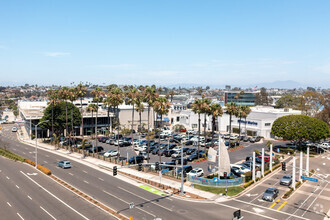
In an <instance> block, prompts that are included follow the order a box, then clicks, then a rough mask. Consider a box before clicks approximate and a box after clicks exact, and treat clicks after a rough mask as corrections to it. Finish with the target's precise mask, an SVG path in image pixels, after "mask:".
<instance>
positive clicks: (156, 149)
mask: <svg viewBox="0 0 330 220" xmlns="http://www.w3.org/2000/svg"><path fill="white" fill-rule="evenodd" d="M158 151H159V148H155V149H153V150H152V151H151V153H152V154H153V155H156V154H158Z"/></svg>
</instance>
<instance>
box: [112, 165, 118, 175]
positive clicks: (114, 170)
mask: <svg viewBox="0 0 330 220" xmlns="http://www.w3.org/2000/svg"><path fill="white" fill-rule="evenodd" d="M112 171H113V176H116V175H117V166H114V167H113V169H112Z"/></svg>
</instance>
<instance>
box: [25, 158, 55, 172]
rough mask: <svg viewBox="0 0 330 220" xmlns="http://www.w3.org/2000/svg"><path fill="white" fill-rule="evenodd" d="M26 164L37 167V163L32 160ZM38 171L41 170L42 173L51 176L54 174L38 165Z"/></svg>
mask: <svg viewBox="0 0 330 220" xmlns="http://www.w3.org/2000/svg"><path fill="white" fill-rule="evenodd" d="M25 162H26V163H28V164H30V165H32V166H35V165H36V163H35V162H34V161H32V160H28V159H26V160H25ZM37 169H38V170H40V171H41V172H43V173H44V174H46V175H51V174H52V172H51V171H50V170H49V169H47V168H46V167H43V166H41V165H40V164H38V165H37Z"/></svg>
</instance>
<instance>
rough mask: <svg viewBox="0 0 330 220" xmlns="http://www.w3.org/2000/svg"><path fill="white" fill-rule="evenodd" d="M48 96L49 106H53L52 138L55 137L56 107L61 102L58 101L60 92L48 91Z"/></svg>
mask: <svg viewBox="0 0 330 220" xmlns="http://www.w3.org/2000/svg"><path fill="white" fill-rule="evenodd" d="M47 95H48V100H49V102H48V104H49V105H52V136H53V135H54V105H56V104H57V103H58V102H59V100H58V98H59V97H58V90H52V89H51V90H48V91H47Z"/></svg>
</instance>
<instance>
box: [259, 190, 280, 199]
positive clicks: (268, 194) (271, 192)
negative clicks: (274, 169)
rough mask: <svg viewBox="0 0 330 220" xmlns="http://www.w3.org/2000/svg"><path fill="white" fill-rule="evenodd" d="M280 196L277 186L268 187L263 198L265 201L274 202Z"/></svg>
mask: <svg viewBox="0 0 330 220" xmlns="http://www.w3.org/2000/svg"><path fill="white" fill-rule="evenodd" d="M277 196H278V189H276V188H268V189H267V190H266V191H265V192H264V194H263V196H262V199H263V200H265V201H269V202H273V201H274V200H275V198H276V197H277Z"/></svg>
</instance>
